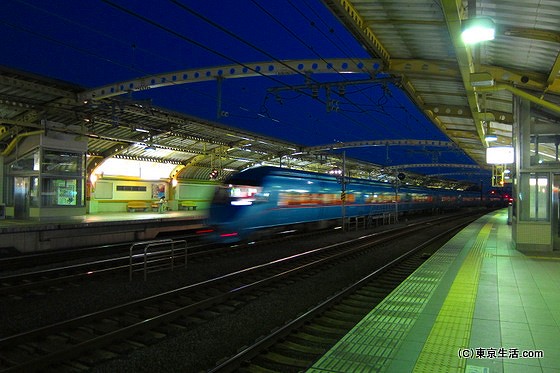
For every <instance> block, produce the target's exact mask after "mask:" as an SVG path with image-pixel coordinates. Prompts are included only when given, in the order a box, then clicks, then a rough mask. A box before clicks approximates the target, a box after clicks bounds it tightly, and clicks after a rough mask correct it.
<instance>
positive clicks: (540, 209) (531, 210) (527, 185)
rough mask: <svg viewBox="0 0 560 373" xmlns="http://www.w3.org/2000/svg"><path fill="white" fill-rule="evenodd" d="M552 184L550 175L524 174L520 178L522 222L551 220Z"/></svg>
mask: <svg viewBox="0 0 560 373" xmlns="http://www.w3.org/2000/svg"><path fill="white" fill-rule="evenodd" d="M549 188H550V182H549V177H548V173H534V172H531V173H523V174H521V178H520V191H521V193H520V198H519V214H520V220H541V221H548V219H549V206H550V203H549V193H550V189H549Z"/></svg>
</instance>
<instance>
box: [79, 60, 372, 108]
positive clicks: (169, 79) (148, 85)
mask: <svg viewBox="0 0 560 373" xmlns="http://www.w3.org/2000/svg"><path fill="white" fill-rule="evenodd" d="M382 68H383V65H382V62H381V60H378V59H363V60H359V61H355V60H351V59H347V58H333V59H330V60H328V61H324V60H319V59H317V60H315V59H302V60H286V61H261V62H248V63H243V64H231V65H222V66H208V67H200V68H193V69H186V70H179V71H171V72H164V73H161V74H154V75H147V76H144V77H140V78H136V79H132V80H126V81H122V82H116V83H111V84H107V85H105V86H101V87H98V88H95V89H92V90H87V91H84V92H81V93H80V94H78V99H79V100H81V101H85V100H92V99H93V100H101V99H104V98H108V97H113V96H118V95H124V94H127V93H130V92H136V91H143V90H147V89H153V88H160V87H166V86H174V85H179V84H189V83H198V82H205V81H211V80H214V79H216V76H222V77H223V78H228V79H233V78H251V77H259V76H260V77H262V76H270V77H273V76H281V75H295V74H306V73H310V74H339V73H341V72H343V73H360V74H369V75H372V76H373V75H375V74H376V73H377V72H379V71H381V70H382Z"/></svg>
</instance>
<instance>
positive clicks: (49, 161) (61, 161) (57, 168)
mask: <svg viewBox="0 0 560 373" xmlns="http://www.w3.org/2000/svg"><path fill="white" fill-rule="evenodd" d="M83 160H84V157H83V154H80V153H69V152H62V151H55V150H44V151H43V163H42V166H43V170H42V171H43V173H45V174H64V175H81V174H82V170H83V163H84V161H83Z"/></svg>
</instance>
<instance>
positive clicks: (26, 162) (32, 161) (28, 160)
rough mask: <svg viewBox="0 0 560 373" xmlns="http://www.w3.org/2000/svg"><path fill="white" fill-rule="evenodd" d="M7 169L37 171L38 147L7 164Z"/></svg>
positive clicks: (11, 170) (12, 170)
mask: <svg viewBox="0 0 560 373" xmlns="http://www.w3.org/2000/svg"><path fill="white" fill-rule="evenodd" d="M8 169H9V171H10V172H11V173H13V172H22V171H39V149H37V150H35V151H33V152H31V153H28V154H26V155H24V156H23V157H21V158H19V159H16V160H15V161H13V162H12V163H10V165H9V168H8Z"/></svg>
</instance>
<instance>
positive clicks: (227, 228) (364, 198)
mask: <svg viewBox="0 0 560 373" xmlns="http://www.w3.org/2000/svg"><path fill="white" fill-rule="evenodd" d="M395 201H398V203H395ZM480 204H481V194H480V192H459V191H454V190H444V189H428V188H421V187H411V186H400V187H399V188H398V193H396V192H395V188H394V187H393V186H392V185H390V184H386V183H380V182H374V181H369V180H363V179H353V178H352V179H349V178H347V179H346V193H345V201H344V204H343V203H342V200H341V184H340V183H339V182H338V181H337V179H336V178H335V177H334V176H330V175H327V174H319V173H312V172H305V171H298V170H290V169H286V168H277V167H268V166H266V167H257V168H251V169H247V170H245V171H242V172H239V173H237V174H235V175H233V176H232V177H230V178H229V179H228V180H226V181H225V184H224V185H223V186H221V187H218V188H217V189H216V192H215V194H214V197H213V200H212V203H211V205H210V210H209V215H208V225H209V228H210V229H209V232H210V233H209V236H211V239H212V240H216V241H220V242H235V241H240V240H246V239H257V238H259V237H261V236H264V235H270V234H274V233H278V232H280V231H286V230H288V229H290V230H293V229H301V228H305V229H318V228H326V227H328V226H331V225H335V224H340V222H341V217H342V211H343V209H344V215H345V216H346V217H357V216H375V215H381V214H383V213H398V214H399V215H400V214H405V213H410V212H414V211H427V210H434V209H452V208H458V207H466V206H479V205H480ZM343 205H344V207H343Z"/></svg>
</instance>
